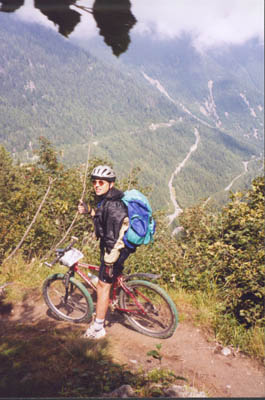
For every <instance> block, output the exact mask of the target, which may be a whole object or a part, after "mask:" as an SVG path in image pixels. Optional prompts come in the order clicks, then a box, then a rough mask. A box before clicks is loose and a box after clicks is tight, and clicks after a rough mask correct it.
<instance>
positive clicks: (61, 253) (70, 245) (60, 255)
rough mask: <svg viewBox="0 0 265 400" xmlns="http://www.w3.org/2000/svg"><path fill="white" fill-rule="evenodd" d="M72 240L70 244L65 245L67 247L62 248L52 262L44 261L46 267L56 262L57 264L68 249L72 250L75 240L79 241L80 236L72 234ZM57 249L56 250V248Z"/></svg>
mask: <svg viewBox="0 0 265 400" xmlns="http://www.w3.org/2000/svg"><path fill="white" fill-rule="evenodd" d="M71 239H72V240H71V242H70V243H69V244H68V246H66V247H65V249H62V250H60V254H59V255H58V256H57V257H56V258H55V259H54V260H53V261H52V262H50V263H48V262H46V261H45V262H44V264H45V265H46V267H49V268H51V267H52V266H53V265H54V264H56V263H57V262H58V261H59V260H60V258H62V256H63V255H64V254H65V253H66V252H67V251H68V250H70V249H71V247H72V246H73V244H74V243H75V242H77V241H78V238H77V237H76V236H72V237H71ZM55 251H56V250H55Z"/></svg>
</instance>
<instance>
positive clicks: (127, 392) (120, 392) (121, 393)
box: [104, 385, 135, 399]
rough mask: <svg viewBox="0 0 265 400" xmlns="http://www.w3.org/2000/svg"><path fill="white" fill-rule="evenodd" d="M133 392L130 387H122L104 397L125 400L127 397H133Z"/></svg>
mask: <svg viewBox="0 0 265 400" xmlns="http://www.w3.org/2000/svg"><path fill="white" fill-rule="evenodd" d="M134 395H135V392H134V390H133V388H132V387H131V386H130V385H122V386H120V387H119V388H118V389H115V390H113V392H111V393H109V394H107V395H106V394H105V395H104V397H119V398H121V399H125V398H127V397H133V396H134Z"/></svg>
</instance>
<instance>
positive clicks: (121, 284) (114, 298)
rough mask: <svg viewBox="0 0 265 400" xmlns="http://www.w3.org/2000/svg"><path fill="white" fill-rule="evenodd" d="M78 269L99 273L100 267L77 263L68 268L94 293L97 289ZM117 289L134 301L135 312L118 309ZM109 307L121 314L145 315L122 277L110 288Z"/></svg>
mask: <svg viewBox="0 0 265 400" xmlns="http://www.w3.org/2000/svg"><path fill="white" fill-rule="evenodd" d="M79 267H81V268H85V269H89V270H91V271H97V272H99V268H100V267H99V266H97V265H92V264H87V263H82V262H80V261H78V262H76V263H75V264H74V265H73V266H72V267H71V268H70V270H72V272H73V273H77V274H78V275H79V276H80V277H81V278H82V279H83V280H84V281H85V282H86V283H87V284H88V285H89V286H90V287H91V288H92V289H93V290H94V291H95V292H96V291H97V288H96V286H95V285H94V284H93V282H91V278H90V277H89V276H87V275H86V274H85V273H84V272H83V271H81V270H80V268H79ZM70 270H69V271H70ZM119 287H121V288H122V289H123V290H124V291H125V293H126V294H128V295H129V296H130V297H131V298H132V299H133V301H134V303H135V305H136V309H135V310H132V309H130V310H128V309H124V308H120V307H119V306H118V301H117V299H118V296H117V290H118V288H119ZM137 292H138V294H139V295H140V296H142V297H143V298H144V299H145V300H146V301H149V302H151V300H150V299H148V298H147V297H146V296H144V295H143V294H142V293H140V292H139V291H137ZM109 305H110V306H111V307H113V309H116V310H119V311H121V312H127V313H134V314H135V313H140V314H145V315H146V314H147V313H146V312H145V310H144V308H143V307H142V305H141V304H140V303H139V302H138V301H137V299H136V297H135V296H134V294H133V293H132V291H131V290H130V289H129V288H128V286H127V285H126V283H125V280H124V275H120V276H118V278H117V279H116V281H115V282H114V284H113V286H112V292H111V297H110V300H109Z"/></svg>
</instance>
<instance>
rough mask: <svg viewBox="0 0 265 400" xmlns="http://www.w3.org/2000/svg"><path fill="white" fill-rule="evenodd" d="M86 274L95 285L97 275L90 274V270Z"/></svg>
mask: <svg viewBox="0 0 265 400" xmlns="http://www.w3.org/2000/svg"><path fill="white" fill-rule="evenodd" d="M87 276H88V277H89V278H90V281H91V282H92V283H93V285H95V286H97V283H98V277H97V276H96V275H93V274H91V272H88V273H87Z"/></svg>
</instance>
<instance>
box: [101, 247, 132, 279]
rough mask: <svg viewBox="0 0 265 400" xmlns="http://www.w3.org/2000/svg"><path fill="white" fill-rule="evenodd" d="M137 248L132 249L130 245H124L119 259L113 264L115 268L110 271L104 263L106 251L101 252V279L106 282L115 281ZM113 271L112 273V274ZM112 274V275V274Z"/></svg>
mask: <svg viewBox="0 0 265 400" xmlns="http://www.w3.org/2000/svg"><path fill="white" fill-rule="evenodd" d="M134 252H135V249H130V248H129V247H127V246H126V247H124V248H123V249H121V251H120V255H119V258H118V260H117V261H116V262H115V263H114V264H113V269H112V271H110V269H109V267H107V266H106V265H105V263H104V251H101V252H100V269H99V275H98V277H99V280H100V281H102V282H105V283H113V282H115V280H116V279H117V277H118V276H119V275H121V273H122V271H123V264H124V261H125V260H126V259H127V258H128V257H129V255H130V254H131V253H134ZM111 272H112V274H111ZM110 275H112V276H110Z"/></svg>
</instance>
